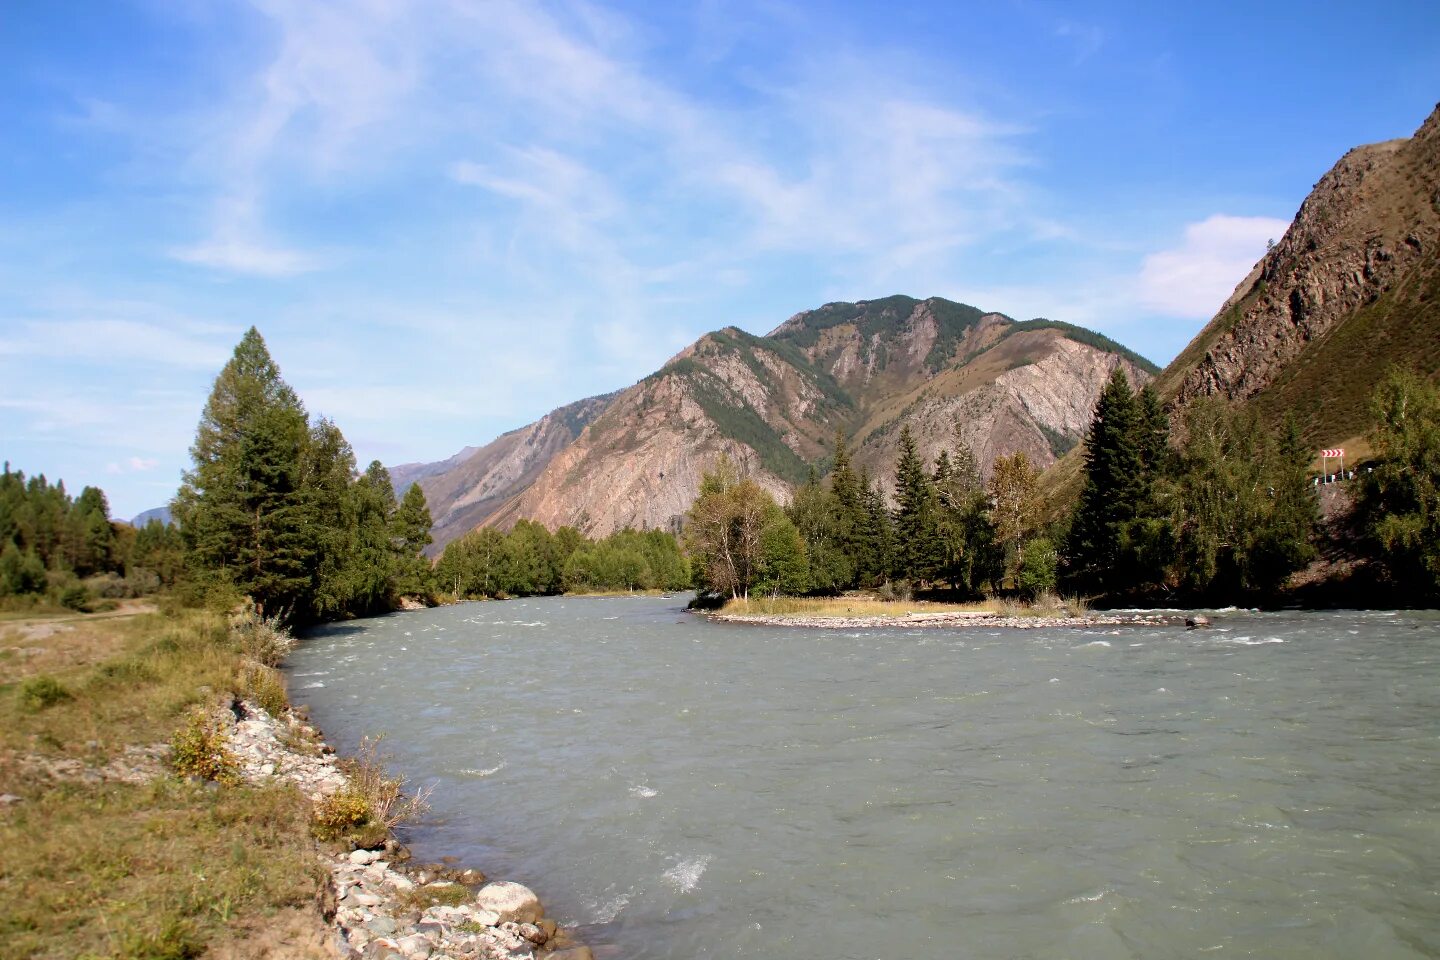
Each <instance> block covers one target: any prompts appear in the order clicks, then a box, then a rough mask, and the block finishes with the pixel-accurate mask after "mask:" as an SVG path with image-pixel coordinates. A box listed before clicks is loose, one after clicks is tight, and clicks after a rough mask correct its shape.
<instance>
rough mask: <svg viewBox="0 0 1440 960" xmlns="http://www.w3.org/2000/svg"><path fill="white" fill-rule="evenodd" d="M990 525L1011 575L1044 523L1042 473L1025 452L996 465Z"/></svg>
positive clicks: (994, 468)
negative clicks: (992, 525) (1042, 516)
mask: <svg viewBox="0 0 1440 960" xmlns="http://www.w3.org/2000/svg"><path fill="white" fill-rule="evenodd" d="M990 521H991V523H993V524H994V527H995V540H996V543H997V544H998V546H999V547H1000V549H1001V550H1003V551H1004V556H1005V558H1006V559H1005V567H1006V570H1007V572H1008V571H1010V570H1013V569H1015V568H1016V567H1017V566H1018V563H1019V559H1020V552H1021V548H1022V547H1023V546H1024V543H1025V540H1026V539H1027V538H1029V536H1030V535H1031V534H1032V533H1034V532H1035V529H1036V527H1038V526H1039V523H1040V472H1039V471H1038V470H1036V469H1035V468H1034V467H1033V466H1031V465H1030V459H1029V458H1028V457H1026V456H1025V454H1024V452H1017V453H1015V454H1013V455H1011V456H1008V457H1001V458H999V459H998V460H996V461H995V466H994V467H993V468H992V470H991V474H990Z"/></svg>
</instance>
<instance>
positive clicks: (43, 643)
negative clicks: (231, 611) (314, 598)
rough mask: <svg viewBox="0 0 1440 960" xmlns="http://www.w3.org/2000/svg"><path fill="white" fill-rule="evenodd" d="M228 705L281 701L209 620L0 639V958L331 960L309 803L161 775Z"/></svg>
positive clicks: (27, 632)
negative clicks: (197, 713)
mask: <svg viewBox="0 0 1440 960" xmlns="http://www.w3.org/2000/svg"><path fill="white" fill-rule="evenodd" d="M277 691H278V692H277ZM233 693H244V694H246V695H249V696H251V697H259V696H268V697H269V698H270V699H271V700H272V702H273V700H274V698H275V697H276V696H277V695H278V696H279V697H280V698H281V700H282V702H283V697H284V691H283V686H280V685H279V678H278V675H277V674H274V672H273V671H268V672H267V671H265V670H263V669H261V668H259V667H258V666H257V665H256V664H255V663H253V662H250V661H248V660H247V657H246V651H245V650H243V649H242V640H241V638H240V637H239V636H238V635H237V634H236V632H235V631H232V630H231V629H230V627H229V625H228V623H227V621H226V619H225V618H224V617H223V616H221V615H219V614H215V613H208V612H200V611H183V612H180V613H177V614H175V615H173V616H164V615H161V614H158V613H147V614H140V615H137V616H134V617H130V618H127V619H116V618H82V619H78V620H69V621H67V622H65V623H63V624H57V623H53V622H44V621H17V622H11V623H6V624H0V792H3V793H5V794H8V795H10V796H11V797H17V798H18V799H16V800H7V801H6V802H4V803H3V804H0V849H3V850H4V851H5V856H4V857H0V957H16V958H19V957H40V958H51V957H53V958H62V957H63V958H72V957H87V958H126V960H142V958H149V960H162V958H183V957H196V956H201V955H202V954H203V955H206V956H220V957H265V956H276V957H279V956H287V957H301V958H304V957H311V956H314V957H319V956H325V955H326V954H325V953H323V952H322V951H321V946H322V944H323V938H324V926H323V923H322V921H321V920H320V917H319V914H318V913H317V912H316V911H315V910H314V908H313V904H314V898H315V896H316V891H317V890H318V889H319V887H320V880H321V872H320V868H319V865H318V863H317V861H316V858H315V841H314V840H313V838H312V836H311V832H310V830H311V812H310V805H309V802H308V801H307V800H306V799H305V798H304V797H302V796H301V795H300V794H299V792H298V791H297V790H296V789H295V788H294V787H293V786H289V785H278V784H277V785H274V786H250V785H245V784H231V785H224V786H221V785H218V784H215V783H212V782H192V781H190V780H186V779H182V778H180V777H178V776H175V775H174V774H173V772H171V771H170V770H169V769H167V768H166V767H165V766H163V764H162V761H161V759H160V758H161V757H162V756H163V755H164V753H165V746H166V744H168V743H169V741H170V740H171V738H172V737H173V736H174V735H175V733H176V731H177V730H179V729H181V728H183V727H185V726H186V725H187V722H188V718H189V717H190V716H191V715H192V711H194V710H197V709H202V710H203V709H210V708H213V707H214V706H215V705H216V704H217V703H218V702H219V701H220V700H221V699H222V698H224V697H226V696H228V695H230V694H233Z"/></svg>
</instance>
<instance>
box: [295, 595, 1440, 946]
mask: <svg viewBox="0 0 1440 960" xmlns="http://www.w3.org/2000/svg"><path fill="white" fill-rule="evenodd" d="M682 603H683V601H682V600H680V599H673V600H671V599H660V598H617V599H579V598H545V599H533V600H511V601H506V602H502V603H471V604H461V605H458V606H451V607H443V608H439V609H435V610H426V611H417V612H411V613H399V614H393V615H391V616H386V617H380V618H376V619H371V620H364V621H357V622H354V623H348V624H337V625H332V626H329V627H326V628H323V629H321V630H319V631H317V632H316V633H315V634H313V635H312V636H310V637H309V638H307V639H306V640H305V641H304V642H303V643H302V644H301V646H300V648H299V649H298V650H297V651H296V652H295V654H294V655H293V656H292V658H291V661H290V665H289V668H288V669H289V673H290V688H291V697H292V700H294V702H296V703H304V704H308V705H309V706H310V708H311V710H312V714H313V716H314V718H315V719H316V721H317V722H318V723H319V724H320V726H321V727H322V729H324V731H325V732H326V734H327V736H328V737H329V739H330V740H331V742H332V743H334V744H335V745H336V746H337V747H338V748H339V749H340V750H341V752H342V753H344V752H348V751H349V750H352V749H353V748H354V746H355V744H356V741H357V739H358V737H359V736H360V734H361V733H383V734H385V735H386V744H385V750H386V751H387V752H388V753H389V754H391V758H392V759H391V766H392V767H393V768H394V769H397V770H399V771H401V772H403V773H404V774H405V775H406V776H408V777H409V778H410V779H411V780H412V781H413V782H414V783H416V784H422V785H424V784H433V785H434V793H433V795H432V797H431V805H432V810H431V813H430V814H429V816H428V817H427V818H426V820H425V822H423V823H421V824H419V825H417V826H416V827H415V828H413V829H412V830H411V831H410V832H409V833H408V834H407V836H406V839H407V841H408V842H409V843H410V845H411V848H412V849H413V851H414V852H415V855H416V857H417V858H418V859H420V860H436V859H439V858H440V857H442V856H445V855H451V856H456V857H459V858H460V859H461V860H462V861H463V862H464V864H465V865H467V866H477V867H480V868H481V869H483V870H485V871H486V872H487V873H488V874H490V875H491V876H492V877H495V878H497V879H510V880H518V881H520V882H522V883H525V884H527V885H529V886H531V887H533V888H534V889H535V890H536V892H538V893H539V894H540V896H541V898H542V900H543V901H544V902H545V904H546V906H547V908H548V910H549V912H550V914H551V916H554V917H555V918H556V919H558V920H559V921H561V922H562V923H567V924H575V925H578V926H580V928H581V938H582V939H583V940H585V941H586V942H588V943H590V944H591V945H592V946H594V947H597V948H603V947H610V948H612V949H611V950H610V951H609V952H610V954H611V955H612V956H618V957H625V958H638V960H647V958H686V960H688V958H719V957H726V958H731V957H743V958H761V957H783V958H816V960H821V958H824V960H839V958H854V960H877V958H885V960H890V958H936V960H941V958H944V960H951V958H1007V960H1008V958H1017V957H1072V958H1120V957H1145V958H1165V957H1176V958H1181V957H1186V958H1188V957H1201V956H1209V955H1212V954H1213V955H1218V956H1222V957H1233V956H1242V957H1267V958H1280V957H1295V958H1302V957H1303V958H1308V960H1314V958H1321V957H1333V958H1355V957H1363V958H1365V960H1381V958H1390V957H1425V956H1431V957H1433V956H1440V765H1437V761H1440V616H1437V615H1436V614H1433V613H1404V612H1402V613H1380V612H1340V613H1289V614H1287V613H1279V614H1271V613H1264V614H1260V613H1248V612H1229V613H1225V612H1222V613H1219V614H1217V615H1215V618H1214V619H1215V627H1214V628H1213V629H1210V630H1197V631H1190V632H1187V631H1186V630H1184V629H1183V628H1178V627H1166V628H1121V629H1114V628H1111V629H1106V630H1099V629H1096V630H1075V629H1069V630H1049V631H1018V630H998V629H989V630H949V629H933V628H930V629H908V630H904V629H889V630H863V631H825V630H807V629H797V628H771V627H752V626H740V625H734V624H719V623H711V622H709V621H706V620H703V619H699V618H696V617H693V616H691V615H689V614H687V613H685V612H684V610H683V609H682ZM597 955H601V951H600V950H599V949H597Z"/></svg>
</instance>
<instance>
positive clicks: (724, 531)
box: [685, 455, 784, 599]
mask: <svg viewBox="0 0 1440 960" xmlns="http://www.w3.org/2000/svg"><path fill="white" fill-rule="evenodd" d="M783 516H784V514H783V513H781V512H780V510H779V508H778V507H777V506H776V504H775V501H774V500H773V499H772V498H771V496H770V494H768V493H766V492H765V491H764V490H763V489H761V487H760V486H759V484H757V483H755V481H753V480H750V479H749V478H746V479H740V478H739V476H738V475H737V474H736V471H735V468H734V466H733V465H731V463H730V460H729V458H728V457H725V456H723V455H722V456H721V458H720V460H719V462H718V463H717V464H716V466H715V469H714V470H713V471H710V472H708V473H706V474H705V475H704V477H703V478H702V479H701V481H700V495H699V496H698V497H697V498H696V500H695V503H694V504H693V505H692V506H691V507H690V511H689V513H688V514H687V515H686V524H685V543H686V546H687V548H688V549H689V551H690V555H691V556H692V557H693V558H694V559H695V563H696V568H695V573H696V577H697V578H698V580H699V581H700V585H701V586H702V588H704V589H707V590H709V591H711V592H714V593H719V594H727V593H728V594H729V595H730V597H731V599H740V598H745V599H748V598H749V596H750V589H751V587H753V586H754V585H755V580H756V578H757V576H758V574H759V566H760V557H761V536H762V534H763V532H764V530H765V527H766V524H767V522H768V523H775V522H778V519H779V518H780V517H783Z"/></svg>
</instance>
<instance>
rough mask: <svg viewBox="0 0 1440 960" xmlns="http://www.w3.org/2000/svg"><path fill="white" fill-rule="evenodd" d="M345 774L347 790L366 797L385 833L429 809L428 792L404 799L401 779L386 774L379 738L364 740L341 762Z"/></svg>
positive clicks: (373, 815) (371, 811)
mask: <svg viewBox="0 0 1440 960" xmlns="http://www.w3.org/2000/svg"><path fill="white" fill-rule="evenodd" d="M341 765H342V767H343V768H344V770H345V774H346V775H347V776H348V777H349V778H350V788H351V789H352V790H353V791H355V792H356V793H358V794H359V795H360V796H362V797H364V798H365V802H366V805H367V806H368V807H369V810H370V814H371V816H372V817H374V819H375V822H376V823H378V824H381V825H383V826H384V827H385V828H386V829H387V830H388V829H390V828H392V827H394V826H396V825H397V824H401V823H404V822H405V821H407V820H413V819H415V818H416V817H418V816H420V815H421V814H423V813H424V812H425V811H426V810H428V809H430V805H429V803H428V802H427V801H428V798H429V795H430V791H429V790H428V789H426V790H422V791H420V792H419V793H418V794H416V795H415V796H413V797H405V796H404V795H403V793H402V790H403V789H404V787H405V779H404V778H403V777H392V776H389V775H388V774H386V773H385V767H384V763H383V758H382V757H381V756H380V739H379V738H371V737H366V738H365V739H363V740H361V741H360V749H359V750H357V751H356V753H355V756H353V757H351V758H350V759H348V760H345V761H343V762H342V764H341Z"/></svg>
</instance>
